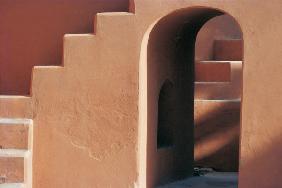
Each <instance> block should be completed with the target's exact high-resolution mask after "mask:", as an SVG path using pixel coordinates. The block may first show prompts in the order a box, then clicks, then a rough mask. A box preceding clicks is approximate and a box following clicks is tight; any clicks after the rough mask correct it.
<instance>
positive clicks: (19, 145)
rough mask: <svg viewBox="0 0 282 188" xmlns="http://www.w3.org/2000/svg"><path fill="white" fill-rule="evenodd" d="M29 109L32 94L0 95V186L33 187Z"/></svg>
mask: <svg viewBox="0 0 282 188" xmlns="http://www.w3.org/2000/svg"><path fill="white" fill-rule="evenodd" d="M30 109H31V108H30V98H29V97H23V96H0V188H2V187H3V188H23V187H24V185H27V186H28V187H31V180H32V171H31V170H32V139H33V121H32V119H31V116H30V115H31V113H30V111H29V110H30Z"/></svg>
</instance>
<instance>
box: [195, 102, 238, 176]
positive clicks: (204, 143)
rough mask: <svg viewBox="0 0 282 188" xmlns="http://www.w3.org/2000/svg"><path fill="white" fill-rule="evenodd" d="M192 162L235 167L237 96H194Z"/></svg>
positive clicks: (224, 167) (234, 169)
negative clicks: (229, 97) (219, 98)
mask: <svg viewBox="0 0 282 188" xmlns="http://www.w3.org/2000/svg"><path fill="white" fill-rule="evenodd" d="M194 105H195V106H194V124H195V130H194V134H195V136H194V137H195V152H194V154H195V156H194V158H195V165H196V166H200V167H210V168H214V169H216V170H219V171H238V161H239V160H238V159H239V135H240V108H241V102H240V100H195V102H194Z"/></svg>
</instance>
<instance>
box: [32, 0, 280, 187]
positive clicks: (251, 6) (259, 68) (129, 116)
mask: <svg viewBox="0 0 282 188" xmlns="http://www.w3.org/2000/svg"><path fill="white" fill-rule="evenodd" d="M204 7H206V8H204ZM183 8H185V9H183ZM180 9H181V11H180V12H182V13H183V14H181V18H183V19H186V18H187V17H186V15H188V16H189V20H190V21H191V22H192V23H195V24H197V23H199V22H197V20H193V18H203V20H202V21H204V20H205V19H208V18H209V17H212V16H214V15H217V14H218V13H219V12H220V11H218V10H222V11H223V12H227V13H228V14H230V15H231V16H233V17H234V18H235V20H236V21H237V22H238V24H239V25H240V27H241V30H242V33H243V38H244V67H243V91H242V101H243V102H242V112H241V141H240V143H241V145H240V162H239V163H240V168H239V187H240V188H250V187H256V188H268V187H271V188H279V187H280V183H281V182H280V179H281V178H280V175H281V173H282V169H281V168H279V167H280V166H282V165H281V156H282V150H281V142H282V140H281V134H282V133H281V130H282V129H281V123H280V122H281V120H282V116H281V115H280V114H279V112H280V108H281V105H282V100H281V97H280V96H281V93H282V89H281V87H280V85H281V84H280V82H281V80H282V75H281V71H280V70H281V65H280V59H281V58H282V51H281V49H282V43H281V42H280V36H279V34H280V33H281V32H282V25H281V24H280V22H281V19H282V12H281V9H282V3H281V1H280V0H272V1H270V2H269V1H257V0H241V1H239V2H238V1H233V0H232V1H227V0H226V1H223V0H222V1H217V0H202V1H199V0H189V1H188V0H187V1H186V0H175V1H170V0H154V1H152V0H135V2H131V6H130V10H131V11H132V14H131V13H108V14H99V15H98V16H97V17H96V22H95V23H96V24H95V34H84V35H83V34H81V35H66V36H65V37H64V53H63V62H64V63H63V65H64V66H62V67H35V68H34V69H33V73H32V92H31V94H32V98H31V100H32V110H33V119H34V157H33V167H34V168H33V187H34V188H50V187H52V188H71V187H83V188H95V187H97V188H101V187H116V188H125V187H134V186H136V187H140V188H145V187H148V188H152V187H153V186H155V185H156V184H157V181H158V178H159V177H158V176H159V175H160V174H158V173H157V169H156V166H155V167H154V166H153V167H151V166H150V167H151V169H152V171H151V172H149V171H147V169H149V168H148V166H147V164H150V163H154V161H153V160H155V157H154V155H152V156H153V157H151V155H149V154H152V152H153V151H154V145H152V144H153V142H147V141H148V140H150V139H153V137H154V134H155V133H154V132H153V131H154V128H153V127H148V128H147V126H148V125H149V124H148V121H147V120H148V119H147V115H148V114H147V112H148V111H147V104H148V105H149V104H151V103H147V102H148V101H147V99H148V98H147V96H148V88H147V85H146V83H148V82H147V76H148V74H147V73H148V71H151V70H147V60H148V59H147V57H148V56H146V54H147V44H148V39H149V38H150V31H152V30H153V29H158V28H157V27H154V26H158V23H159V22H157V21H158V20H159V19H161V18H164V17H165V16H167V15H173V14H171V13H173V11H176V10H180ZM190 16H191V17H190ZM194 16H195V17H194ZM167 18H172V17H169V16H168V17H167ZM200 20H201V19H200ZM193 21H195V22H193ZM171 24H172V26H173V25H174V24H173V23H171ZM177 24H178V25H181V22H178V23H177ZM201 24H203V23H201ZM201 24H199V25H197V27H199V28H200V26H201ZM190 26H195V25H194V24H192V25H190ZM150 28H151V29H150ZM154 53H157V52H156V51H155V52H153V53H151V54H154ZM150 57H151V58H153V56H150ZM151 62H154V61H151ZM151 76H152V75H151ZM156 76H160V75H158V74H157V75H156ZM188 77H189V75H188ZM150 79H153V77H150ZM149 96H151V95H149ZM154 101H157V100H156V99H155V100H154ZM154 101H153V102H154ZM144 103H145V104H144ZM140 116H141V117H140ZM149 120H152V119H149ZM151 174H152V175H153V176H152V178H151V177H149V175H151Z"/></svg>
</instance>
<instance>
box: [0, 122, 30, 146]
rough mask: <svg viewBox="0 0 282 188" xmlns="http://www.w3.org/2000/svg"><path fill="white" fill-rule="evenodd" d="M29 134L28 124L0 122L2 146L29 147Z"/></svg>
mask: <svg viewBox="0 0 282 188" xmlns="http://www.w3.org/2000/svg"><path fill="white" fill-rule="evenodd" d="M28 134H29V133H28V126H27V125H14V126H10V125H1V124H0V148H1V149H28Z"/></svg>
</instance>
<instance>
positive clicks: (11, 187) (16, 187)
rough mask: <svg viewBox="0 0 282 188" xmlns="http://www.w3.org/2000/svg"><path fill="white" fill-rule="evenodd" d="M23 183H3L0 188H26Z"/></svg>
mask: <svg viewBox="0 0 282 188" xmlns="http://www.w3.org/2000/svg"><path fill="white" fill-rule="evenodd" d="M24 187H25V186H24V184H23V183H3V184H0V188H24Z"/></svg>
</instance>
